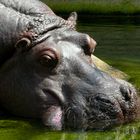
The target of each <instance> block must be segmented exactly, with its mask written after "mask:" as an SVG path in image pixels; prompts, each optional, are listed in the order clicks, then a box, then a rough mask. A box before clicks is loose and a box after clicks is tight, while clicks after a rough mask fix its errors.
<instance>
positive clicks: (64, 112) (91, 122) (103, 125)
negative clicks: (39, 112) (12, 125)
mask: <svg viewBox="0 0 140 140" xmlns="http://www.w3.org/2000/svg"><path fill="white" fill-rule="evenodd" d="M45 92H46V91H45ZM57 92H58V91H56V92H55V91H47V93H49V94H50V95H51V96H52V98H53V99H55V102H57V103H56V104H52V105H50V106H49V107H48V108H47V110H46V111H45V112H44V114H43V123H44V124H45V126H47V127H48V128H49V129H51V130H62V129H70V130H89V129H94V130H95V129H96V130H104V129H107V128H111V127H112V126H114V125H118V124H122V123H123V122H125V121H126V122H127V121H130V120H132V119H133V118H134V117H135V113H132V110H134V108H135V106H134V105H133V104H131V101H129V100H128V101H125V100H124V98H123V96H122V97H121V100H118V99H117V96H121V95H120V94H119V95H116V96H115V97H114V96H107V95H106V94H103V93H98V94H96V95H92V96H88V97H87V98H85V105H84V106H82V105H80V104H74V103H72V102H69V103H67V104H66V103H64V98H63V96H60V95H61V94H62V93H61V94H60V93H59V94H58V93H57ZM119 99H120V98H119ZM130 112H131V113H132V114H129V115H128V114H127V113H130ZM126 116H129V117H128V118H126Z"/></svg>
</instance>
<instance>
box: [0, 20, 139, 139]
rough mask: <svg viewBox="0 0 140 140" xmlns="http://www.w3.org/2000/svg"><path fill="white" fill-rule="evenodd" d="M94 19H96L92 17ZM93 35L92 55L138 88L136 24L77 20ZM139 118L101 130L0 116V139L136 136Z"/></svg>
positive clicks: (81, 27)
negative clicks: (64, 128)
mask: <svg viewBox="0 0 140 140" xmlns="http://www.w3.org/2000/svg"><path fill="white" fill-rule="evenodd" d="M95 22H96V21H95ZM78 30H79V31H82V32H86V33H88V34H90V35H91V36H92V37H94V38H95V40H96V41H97V43H98V45H97V48H96V51H95V54H96V56H98V57H99V58H101V59H103V60H104V61H106V62H108V63H109V64H111V65H112V66H114V67H116V68H119V69H120V70H122V71H124V72H126V73H127V74H129V75H130V76H131V79H130V81H131V82H132V83H133V84H134V85H136V87H137V88H140V46H139V45H140V26H138V25H128V24H127V25H126V24H125V25H118V24H117V25H115V24H99V23H98V24H97V23H92V24H91V23H88V24H87V23H79V26H78ZM139 139H140V121H137V122H133V123H130V124H126V125H122V126H118V127H115V128H113V129H111V130H107V131H103V132H95V131H91V132H50V131H48V130H47V129H46V128H45V127H43V126H42V125H41V124H40V123H39V122H36V121H35V120H23V119H17V118H5V119H4V118H0V140H139Z"/></svg>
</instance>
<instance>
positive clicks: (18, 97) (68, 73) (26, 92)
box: [0, 15, 136, 130]
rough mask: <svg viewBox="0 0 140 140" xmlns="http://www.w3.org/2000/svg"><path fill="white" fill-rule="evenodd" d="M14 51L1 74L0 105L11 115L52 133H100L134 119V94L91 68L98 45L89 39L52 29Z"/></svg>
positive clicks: (26, 40)
mask: <svg viewBox="0 0 140 140" xmlns="http://www.w3.org/2000/svg"><path fill="white" fill-rule="evenodd" d="M75 19H76V15H72V16H71V17H70V18H69V21H70V22H73V23H74V22H75ZM15 46H16V51H15V53H14V54H13V56H12V57H11V58H10V59H9V60H7V61H6V62H5V63H4V64H3V65H2V66H1V69H0V94H1V95H0V102H1V105H2V106H3V107H4V108H5V109H7V110H8V111H9V112H11V113H13V114H15V115H18V116H23V117H32V118H40V119H42V120H43V123H44V124H45V125H46V126H48V127H50V128H51V129H55V130H62V129H78V130H79V129H84V130H88V129H104V128H107V127H109V126H112V125H114V124H120V123H123V122H127V121H130V120H133V119H134V118H135V115H136V93H135V90H134V88H133V87H132V86H131V85H130V84H128V83H127V82H124V81H121V80H120V81H119V80H117V79H114V78H112V77H111V76H109V75H108V74H106V73H104V72H102V71H100V70H99V69H98V68H97V67H96V66H95V65H94V64H93V63H91V54H92V53H93V51H94V49H95V46H96V42H95V41H94V40H93V39H92V38H90V37H89V36H88V35H87V34H83V33H79V32H77V31H75V30H74V29H73V28H67V27H64V28H56V29H53V30H50V31H47V33H44V34H43V36H42V38H41V39H40V40H39V41H38V42H31V40H30V39H29V38H27V37H24V38H22V39H21V40H19V41H18V42H17V43H16V45H15Z"/></svg>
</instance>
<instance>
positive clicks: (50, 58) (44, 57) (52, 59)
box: [39, 50, 58, 69]
mask: <svg viewBox="0 0 140 140" xmlns="http://www.w3.org/2000/svg"><path fill="white" fill-rule="evenodd" d="M39 62H40V64H41V65H43V66H46V67H47V68H49V69H52V68H54V67H56V65H57V63H58V57H57V55H56V53H55V51H53V50H45V51H42V53H41V55H40V58H39Z"/></svg>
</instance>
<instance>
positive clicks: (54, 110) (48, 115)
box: [42, 89, 64, 130]
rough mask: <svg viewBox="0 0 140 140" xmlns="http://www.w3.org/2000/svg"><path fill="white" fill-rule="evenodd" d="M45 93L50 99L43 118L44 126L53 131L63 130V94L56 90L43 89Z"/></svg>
mask: <svg viewBox="0 0 140 140" xmlns="http://www.w3.org/2000/svg"><path fill="white" fill-rule="evenodd" d="M43 93H45V95H47V97H48V98H49V103H48V102H47V107H45V111H44V112H43V116H42V120H43V124H44V125H45V126H46V127H48V128H49V129H51V130H62V122H63V110H62V104H63V103H64V97H63V95H62V93H61V92H59V91H56V90H54V89H53V90H52V89H51V90H50V89H43ZM50 100H51V101H50Z"/></svg>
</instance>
